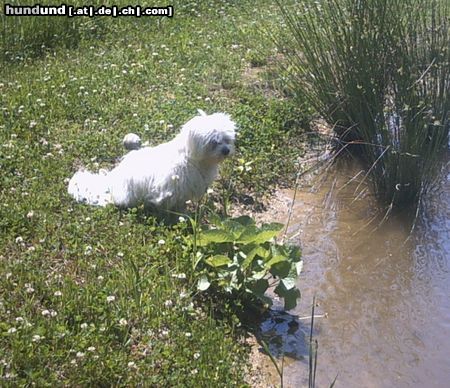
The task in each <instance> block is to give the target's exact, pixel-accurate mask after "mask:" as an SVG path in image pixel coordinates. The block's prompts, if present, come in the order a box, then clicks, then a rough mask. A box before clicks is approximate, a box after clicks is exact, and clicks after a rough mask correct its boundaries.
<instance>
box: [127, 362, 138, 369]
mask: <svg viewBox="0 0 450 388" xmlns="http://www.w3.org/2000/svg"><path fill="white" fill-rule="evenodd" d="M127 365H128V368H135V367H136V364H135V363H134V362H133V361H130V362H129V363H128V364H127Z"/></svg>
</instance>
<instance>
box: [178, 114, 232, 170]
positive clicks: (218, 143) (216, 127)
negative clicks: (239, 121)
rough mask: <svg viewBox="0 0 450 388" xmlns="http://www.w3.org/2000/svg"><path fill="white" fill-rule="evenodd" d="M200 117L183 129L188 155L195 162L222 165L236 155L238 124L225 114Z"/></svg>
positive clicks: (192, 120)
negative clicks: (228, 158)
mask: <svg viewBox="0 0 450 388" xmlns="http://www.w3.org/2000/svg"><path fill="white" fill-rule="evenodd" d="M199 112H200V116H196V117H194V118H193V119H191V120H189V121H188V122H187V123H186V124H185V125H184V126H183V128H182V131H181V133H182V134H183V136H185V140H186V149H187V154H188V156H189V157H190V158H192V159H194V160H199V161H203V162H210V163H220V162H221V161H223V160H224V159H225V158H227V157H228V156H230V155H232V154H233V153H234V139H235V136H236V132H235V131H236V124H235V122H234V121H233V120H231V118H230V116H228V115H227V114H225V113H214V114H212V115H206V114H205V113H204V112H202V111H199Z"/></svg>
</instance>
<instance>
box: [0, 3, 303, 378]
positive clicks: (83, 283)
mask: <svg viewBox="0 0 450 388" xmlns="http://www.w3.org/2000/svg"><path fill="white" fill-rule="evenodd" d="M11 3H12V4H15V3H14V2H11ZM210 3H211V4H209V3H208V4H204V3H202V2H198V3H197V2H193V1H190V2H185V1H184V2H181V1H180V2H175V3H174V4H173V5H174V9H175V17H174V18H171V19H167V18H166V19H158V18H141V19H134V18H133V19H120V18H118V19H112V18H94V19H87V18H86V19H84V18H80V19H70V20H69V19H56V20H55V19H49V18H42V19H41V18H40V19H39V20H38V19H36V18H33V17H29V18H23V19H20V23H19V24H17V23H16V22H19V19H18V18H14V19H8V18H6V17H5V16H3V15H2V16H1V23H2V25H1V29H2V31H3V32H4V33H3V35H2V36H3V38H2V42H1V54H2V57H1V62H2V63H1V66H2V73H1V79H0V98H1V109H2V112H1V115H0V231H1V233H0V252H1V254H0V290H1V293H0V348H1V350H2V351H1V356H0V376H1V377H0V378H1V379H2V380H1V385H5V386H22V385H33V384H34V385H37V386H50V385H52V384H57V385H60V384H63V385H69V386H70V385H77V386H111V385H122V386H124V385H127V386H135V385H146V386H147V385H154V386H163V385H169V386H175V385H178V386H210V385H215V386H235V385H241V384H245V383H244V373H245V366H246V362H245V360H246V355H247V350H246V348H245V346H244V345H243V344H242V343H241V342H240V341H239V338H240V336H241V335H242V334H243V331H242V329H240V323H239V321H238V320H237V319H236V317H235V316H234V315H233V313H232V312H231V311H232V310H231V309H230V310H229V311H228V310H227V311H228V312H227V314H221V315H220V314H219V315H220V317H218V316H217V315H216V308H217V306H216V303H215V302H214V299H213V298H211V299H210V298H209V297H203V298H198V297H197V291H196V280H197V279H196V278H195V276H196V274H195V273H194V272H193V269H192V267H193V266H192V263H191V253H192V252H191V244H192V234H191V230H190V228H189V227H188V226H187V223H186V222H183V220H182V221H180V222H179V223H177V224H176V225H174V226H170V227H169V226H166V225H164V223H161V222H159V221H157V220H156V219H154V218H152V217H145V216H143V215H142V213H141V212H139V210H138V209H137V210H136V209H134V210H130V211H126V212H121V211H119V210H117V209H115V208H112V207H111V208H106V209H96V208H92V207H88V206H85V205H81V204H76V203H74V202H73V200H72V199H71V198H70V197H69V196H68V195H67V178H68V177H70V176H71V175H72V174H73V173H74V172H75V171H76V170H77V168H78V167H79V165H84V166H86V167H88V168H90V169H94V170H95V169H98V168H100V167H110V166H111V165H112V164H113V163H114V161H115V160H116V158H117V157H118V156H120V155H122V154H123V150H122V147H121V139H122V137H123V136H124V135H125V134H126V133H128V132H136V133H138V134H140V135H141V137H142V138H143V140H148V141H150V143H151V144H157V143H159V142H162V141H165V140H167V139H170V138H172V137H173V136H174V135H175V133H176V132H177V130H178V128H179V126H180V125H181V124H182V123H184V122H185V121H186V120H187V119H189V118H191V117H192V116H193V115H194V114H195V113H196V109H197V108H201V109H203V110H205V111H206V112H209V113H210V112H214V111H221V110H222V111H226V112H228V113H230V114H231V115H232V116H233V118H234V119H235V120H236V121H237V122H238V124H239V127H240V133H239V137H238V154H237V155H236V157H235V158H234V159H233V160H231V161H230V162H229V163H228V164H227V165H225V166H224V168H223V174H222V178H221V180H220V181H219V182H217V183H216V184H215V186H214V187H213V189H214V192H215V194H213V197H214V198H216V199H219V202H220V205H225V204H228V206H230V205H231V206H234V205H233V201H234V200H235V199H236V198H239V197H240V196H242V195H244V194H245V195H251V196H252V197H254V198H255V199H256V200H257V201H258V199H261V198H263V197H264V196H265V195H267V193H268V192H269V191H270V189H271V188H273V187H275V185H276V184H278V183H280V182H283V181H286V180H287V179H289V177H290V176H291V175H293V174H295V165H294V156H296V155H298V153H299V152H300V151H299V150H298V148H297V144H296V143H295V141H290V139H295V137H296V135H297V133H298V132H299V128H298V126H297V125H292V123H298V122H303V121H304V120H305V116H304V112H303V108H302V109H301V108H300V107H298V106H297V104H296V103H295V102H293V101H291V100H288V99H283V98H279V97H276V96H273V95H268V94H267V93H266V90H264V89H257V88H255V87H254V86H253V85H252V84H251V83H249V82H247V81H246V80H245V77H244V75H245V73H246V71H248V68H249V66H250V63H253V65H255V64H258V63H259V64H263V63H267V62H268V61H267V59H268V58H270V57H271V56H272V55H273V49H274V47H273V46H264V45H263V44H262V43H261V42H260V41H259V40H258V39H249V36H250V37H251V36H252V34H256V30H257V28H258V26H257V24H255V23H253V22H252V20H249V19H248V18H247V17H246V16H245V15H248V14H252V13H255V8H257V11H258V12H262V13H263V15H266V20H269V16H270V15H272V14H273V7H271V6H270V2H266V1H260V2H259V3H258V4H256V6H255V4H254V2H250V1H244V2H240V5H239V6H238V5H233V4H230V3H229V2H225V1H218V0H217V1H212V2H210ZM21 4H22V3H21ZM13 21H14V22H13ZM273 23H274V25H277V20H276V19H273ZM18 26H19V27H18ZM242 31H245V34H242ZM264 57H266V60H263V61H262V62H258V63H256V62H255V58H260V59H261V58H262V59H264ZM209 203H210V204H211V201H209ZM211 206H212V207H217V206H219V205H217V204H212V205H211ZM219 209H220V206H219ZM229 307H230V306H229ZM231 307H232V306H231Z"/></svg>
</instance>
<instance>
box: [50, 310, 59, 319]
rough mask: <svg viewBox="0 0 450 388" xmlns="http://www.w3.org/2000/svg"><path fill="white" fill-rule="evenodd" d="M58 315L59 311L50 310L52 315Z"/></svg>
mask: <svg viewBox="0 0 450 388" xmlns="http://www.w3.org/2000/svg"><path fill="white" fill-rule="evenodd" d="M57 315H58V313H57V312H56V311H55V310H51V311H50V316H51V317H52V318H54V317H56V316H57Z"/></svg>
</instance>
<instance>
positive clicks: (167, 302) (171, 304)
mask: <svg viewBox="0 0 450 388" xmlns="http://www.w3.org/2000/svg"><path fill="white" fill-rule="evenodd" d="M164 306H165V307H167V308H170V307H172V306H173V302H172V301H171V300H170V299H168V300H166V301H165V302H164Z"/></svg>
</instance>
